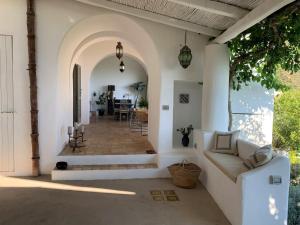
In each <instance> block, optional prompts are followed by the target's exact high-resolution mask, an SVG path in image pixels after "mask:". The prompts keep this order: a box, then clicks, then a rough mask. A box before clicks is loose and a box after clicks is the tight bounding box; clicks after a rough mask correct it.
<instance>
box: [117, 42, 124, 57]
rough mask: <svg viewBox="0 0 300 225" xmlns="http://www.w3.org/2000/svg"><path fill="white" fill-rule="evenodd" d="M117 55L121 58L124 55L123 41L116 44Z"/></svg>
mask: <svg viewBox="0 0 300 225" xmlns="http://www.w3.org/2000/svg"><path fill="white" fill-rule="evenodd" d="M116 56H117V58H118V59H119V60H120V59H121V58H122V57H123V46H122V43H121V42H118V43H117V46H116Z"/></svg>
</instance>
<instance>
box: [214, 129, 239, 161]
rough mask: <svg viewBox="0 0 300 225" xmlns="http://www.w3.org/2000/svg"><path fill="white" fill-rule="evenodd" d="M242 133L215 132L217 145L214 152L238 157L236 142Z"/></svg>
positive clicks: (237, 131)
mask: <svg viewBox="0 0 300 225" xmlns="http://www.w3.org/2000/svg"><path fill="white" fill-rule="evenodd" d="M239 134H240V131H239V130H236V131H230V132H221V131H216V132H215V145H214V149H212V151H213V152H217V153H223V154H232V155H237V154H238V152H237V147H236V142H237V139H238V137H239Z"/></svg>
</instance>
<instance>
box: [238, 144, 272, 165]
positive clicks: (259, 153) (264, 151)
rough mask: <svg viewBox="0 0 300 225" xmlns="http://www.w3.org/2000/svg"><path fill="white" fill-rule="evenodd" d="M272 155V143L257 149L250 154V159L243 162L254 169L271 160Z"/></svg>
mask: <svg viewBox="0 0 300 225" xmlns="http://www.w3.org/2000/svg"><path fill="white" fill-rule="evenodd" d="M272 156H273V153H272V147H271V145H266V146H263V147H261V148H260V149H258V150H256V151H255V153H254V154H253V155H251V156H249V158H248V159H245V160H244V162H243V163H244V165H245V166H246V167H247V168H248V169H254V168H256V167H259V166H262V165H265V164H266V163H268V162H269V161H271V159H272Z"/></svg>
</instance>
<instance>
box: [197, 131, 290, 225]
mask: <svg viewBox="0 0 300 225" xmlns="http://www.w3.org/2000/svg"><path fill="white" fill-rule="evenodd" d="M194 143H195V148H196V154H197V156H198V161H199V165H200V166H201V168H202V173H201V176H200V179H201V182H202V184H203V185H204V186H205V187H206V189H207V190H208V191H209V193H210V194H211V195H212V196H213V198H214V199H215V201H216V202H217V204H218V205H219V207H220V208H221V209H222V211H223V212H224V214H225V215H226V217H227V218H228V220H229V221H230V222H231V223H232V225H286V224H287V210H288V190H289V177H290V164H289V160H288V158H287V157H285V156H280V155H277V154H275V155H274V156H273V159H272V160H271V161H270V162H269V163H267V164H266V165H263V166H261V167H258V168H255V169H251V170H249V169H248V168H247V167H246V166H245V165H244V164H243V159H246V158H248V157H249V156H250V155H251V154H253V153H254V152H255V151H256V150H257V149H258V148H259V146H257V145H255V144H252V143H250V142H247V141H243V140H240V139H238V140H237V144H238V152H239V155H238V156H234V155H228V154H220V153H214V152H211V151H210V150H211V149H212V148H213V143H214V132H208V131H201V130H194ZM280 179H281V182H280Z"/></svg>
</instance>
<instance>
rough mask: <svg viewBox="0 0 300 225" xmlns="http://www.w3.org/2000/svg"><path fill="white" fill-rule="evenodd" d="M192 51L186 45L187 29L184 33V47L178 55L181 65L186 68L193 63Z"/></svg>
mask: <svg viewBox="0 0 300 225" xmlns="http://www.w3.org/2000/svg"><path fill="white" fill-rule="evenodd" d="M192 58H193V56H192V51H191V49H190V48H189V47H188V46H187V45H186V31H185V35H184V46H183V47H182V49H180V53H179V55H178V60H179V63H180V65H181V66H182V67H183V68H184V69H186V68H188V66H189V65H190V64H191V61H192Z"/></svg>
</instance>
